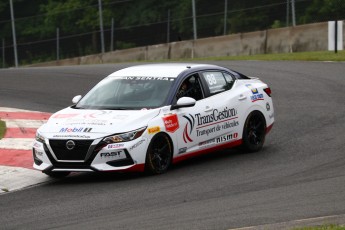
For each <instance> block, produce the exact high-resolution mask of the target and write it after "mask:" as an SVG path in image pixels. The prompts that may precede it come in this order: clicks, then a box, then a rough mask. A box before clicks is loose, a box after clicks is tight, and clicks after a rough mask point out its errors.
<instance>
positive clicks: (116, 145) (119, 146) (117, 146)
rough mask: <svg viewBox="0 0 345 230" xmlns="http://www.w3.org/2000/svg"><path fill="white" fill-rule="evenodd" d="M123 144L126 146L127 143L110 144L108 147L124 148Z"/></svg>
mask: <svg viewBox="0 0 345 230" xmlns="http://www.w3.org/2000/svg"><path fill="white" fill-rule="evenodd" d="M123 146H125V144H109V145H108V147H107V148H108V149H118V148H123Z"/></svg>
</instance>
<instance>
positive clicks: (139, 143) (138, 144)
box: [129, 139, 145, 151]
mask: <svg viewBox="0 0 345 230" xmlns="http://www.w3.org/2000/svg"><path fill="white" fill-rule="evenodd" d="M144 141H145V140H144V139H142V140H140V141H138V142H137V143H135V144H134V145H133V146H132V147H130V148H129V150H130V151H132V150H133V149H135V148H137V147H138V146H140V145H141V144H142V143H144Z"/></svg>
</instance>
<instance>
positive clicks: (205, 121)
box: [33, 63, 274, 177]
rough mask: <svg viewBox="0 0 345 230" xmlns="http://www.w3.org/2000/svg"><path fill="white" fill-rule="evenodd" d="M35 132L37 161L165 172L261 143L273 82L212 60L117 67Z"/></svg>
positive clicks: (269, 119)
mask: <svg viewBox="0 0 345 230" xmlns="http://www.w3.org/2000/svg"><path fill="white" fill-rule="evenodd" d="M72 101H73V103H74V104H73V105H72V106H70V107H68V108H65V109H63V110H61V111H59V112H57V113H55V114H53V115H52V116H51V117H50V119H49V120H48V121H47V123H46V124H44V125H42V126H41V127H40V128H39V129H38V130H37V133H36V140H35V142H34V144H33V158H34V165H33V166H34V168H35V169H38V170H41V171H43V172H44V173H45V174H47V175H49V176H52V177H63V176H67V175H68V174H69V173H70V172H75V171H78V172H85V171H147V172H149V173H152V174H161V173H164V172H166V171H167V169H168V168H169V166H170V165H171V164H173V163H175V162H178V161H180V160H183V159H186V158H189V157H193V156H196V155H199V154H204V153H210V152H213V151H215V150H219V149H224V148H230V147H235V146H241V148H242V149H243V150H244V151H247V152H256V151H259V150H261V149H262V147H263V144H264V141H265V136H266V134H267V133H268V132H269V131H270V130H271V128H272V126H273V123H274V109H273V103H272V98H271V89H270V88H269V87H268V85H267V84H265V83H263V82H262V81H261V80H259V79H258V78H253V77H247V76H245V75H243V74H240V73H238V72H236V71H233V70H229V69H227V68H223V67H219V66H215V65H206V64H181V63H179V64H147V65H139V66H133V67H128V68H125V69H122V70H119V71H116V72H114V73H112V74H110V75H109V76H108V77H106V78H105V79H103V80H102V81H100V82H99V83H98V84H97V85H96V86H95V87H94V88H93V89H91V90H90V92H89V93H87V94H86V95H85V96H84V97H82V96H80V95H79V96H76V97H74V98H73V100H72Z"/></svg>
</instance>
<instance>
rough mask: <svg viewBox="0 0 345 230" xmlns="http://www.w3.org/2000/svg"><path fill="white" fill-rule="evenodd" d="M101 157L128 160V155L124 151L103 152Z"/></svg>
mask: <svg viewBox="0 0 345 230" xmlns="http://www.w3.org/2000/svg"><path fill="white" fill-rule="evenodd" d="M100 157H102V158H103V157H104V158H117V159H123V158H126V154H125V152H124V151H122V150H119V151H112V152H103V153H100Z"/></svg>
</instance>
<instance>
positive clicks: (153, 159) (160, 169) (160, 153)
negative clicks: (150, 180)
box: [145, 134, 173, 174]
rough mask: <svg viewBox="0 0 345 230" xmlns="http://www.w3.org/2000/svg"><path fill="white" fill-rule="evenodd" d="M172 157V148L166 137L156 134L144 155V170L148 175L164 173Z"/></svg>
mask: <svg viewBox="0 0 345 230" xmlns="http://www.w3.org/2000/svg"><path fill="white" fill-rule="evenodd" d="M172 155H173V148H172V145H171V142H170V140H169V138H168V136H167V135H165V134H157V135H156V136H155V137H154V138H153V139H152V141H151V143H150V145H149V147H148V149H147V154H146V162H145V168H146V171H147V172H148V173H150V174H162V173H165V172H166V171H167V170H168V168H169V166H170V164H171V159H172Z"/></svg>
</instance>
